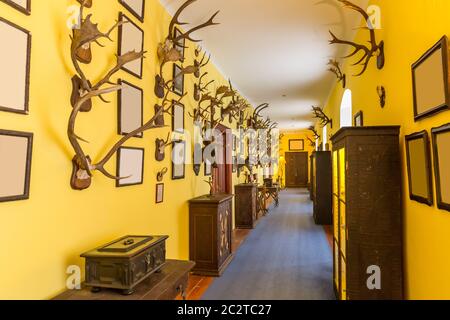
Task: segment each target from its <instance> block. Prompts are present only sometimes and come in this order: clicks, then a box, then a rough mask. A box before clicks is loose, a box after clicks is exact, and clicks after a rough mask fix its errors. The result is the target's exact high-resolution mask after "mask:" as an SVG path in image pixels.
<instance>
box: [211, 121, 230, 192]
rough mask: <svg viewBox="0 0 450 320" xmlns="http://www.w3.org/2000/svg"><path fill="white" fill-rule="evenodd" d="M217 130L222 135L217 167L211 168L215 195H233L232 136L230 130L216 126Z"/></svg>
mask: <svg viewBox="0 0 450 320" xmlns="http://www.w3.org/2000/svg"><path fill="white" fill-rule="evenodd" d="M216 129H217V130H219V131H220V132H221V133H222V139H223V140H222V141H223V145H222V147H221V148H220V150H219V152H218V154H217V155H216V162H217V166H213V168H212V176H213V179H214V186H213V189H214V192H215V193H227V194H232V193H233V164H232V160H231V159H232V144H231V141H232V134H231V130H230V129H229V128H227V127H225V126H223V125H218V126H217V128H216Z"/></svg>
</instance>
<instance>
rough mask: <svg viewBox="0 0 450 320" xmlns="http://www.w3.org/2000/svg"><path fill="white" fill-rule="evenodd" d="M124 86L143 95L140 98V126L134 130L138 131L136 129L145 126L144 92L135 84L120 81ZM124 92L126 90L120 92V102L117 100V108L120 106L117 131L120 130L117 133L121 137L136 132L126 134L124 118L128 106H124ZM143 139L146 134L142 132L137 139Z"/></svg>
mask: <svg viewBox="0 0 450 320" xmlns="http://www.w3.org/2000/svg"><path fill="white" fill-rule="evenodd" d="M123 84H126V85H127V86H130V87H131V88H133V89H135V90H137V91H139V92H140V95H141V98H140V100H141V101H140V121H138V122H139V126H138V127H137V128H135V129H134V130H136V129H138V128H140V127H142V126H143V125H144V90H142V89H141V88H139V87H138V86H135V85H134V84H132V83H130V82H128V81H125V80H122V79H119V85H123ZM123 90H124V89H123V88H122V90H119V91H118V100H117V106H118V117H117V120H118V124H117V129H118V132H117V133H118V134H119V135H123V136H125V135H127V134H129V133H130V132H133V131H134V130H132V131H130V132H126V131H124V129H123V128H124V127H125V125H124V124H123V123H122V122H123V121H124V119H123V116H124V111H125V108H126V106H124V101H122V100H123V98H124V94H123ZM143 137H144V133H143V132H141V133H140V134H138V135H136V136H135V138H143Z"/></svg>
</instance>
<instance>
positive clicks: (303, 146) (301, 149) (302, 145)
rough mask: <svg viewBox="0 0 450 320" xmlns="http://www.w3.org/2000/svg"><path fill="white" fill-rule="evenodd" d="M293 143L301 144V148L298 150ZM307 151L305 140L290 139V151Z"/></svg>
mask: <svg viewBox="0 0 450 320" xmlns="http://www.w3.org/2000/svg"><path fill="white" fill-rule="evenodd" d="M292 143H300V144H301V147H300V148H296V147H295V146H293V145H292ZM304 150H305V140H304V139H290V140H289V151H304Z"/></svg>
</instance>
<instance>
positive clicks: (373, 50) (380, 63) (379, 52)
mask: <svg viewBox="0 0 450 320" xmlns="http://www.w3.org/2000/svg"><path fill="white" fill-rule="evenodd" d="M337 1H339V2H340V3H342V4H343V6H344V8H348V9H351V10H354V11H356V12H359V13H360V14H361V15H362V16H363V18H364V21H365V23H366V24H367V27H366V29H369V32H370V41H369V43H370V47H367V46H365V45H362V44H357V43H355V42H352V41H346V40H341V39H339V38H337V37H336V36H335V35H334V33H333V32H331V31H330V34H331V36H332V38H333V39H332V40H330V44H345V45H349V46H352V47H353V48H354V51H353V52H352V53H350V54H349V55H347V56H345V57H344V58H350V57H353V56H355V55H356V54H357V53H358V52H363V56H362V58H361V59H360V60H358V61H357V62H355V63H354V64H353V65H354V66H356V65H361V66H363V69H362V71H361V72H360V73H358V74H356V75H355V76H356V77H358V76H361V75H362V74H363V73H364V72H365V71H366V70H367V67H368V65H369V62H370V59H372V57H375V56H376V57H377V67H378V69H383V67H384V63H385V56H384V41H381V42H380V43H379V44H377V40H376V36H375V30H374V27H373V26H372V23H371V21H370V17H369V14H368V13H367V12H366V11H365V10H364V9H362V8H361V7H359V6H357V5H355V4H353V3H352V2H350V1H348V0H337Z"/></svg>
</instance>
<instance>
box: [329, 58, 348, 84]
mask: <svg viewBox="0 0 450 320" xmlns="http://www.w3.org/2000/svg"><path fill="white" fill-rule="evenodd" d="M327 65H329V66H330V68H329V69H328V71H330V72H332V73H334V74H335V75H336V77H337V78H338V81H339V82H342V86H343V87H344V88H345V87H346V84H347V83H346V82H347V79H346V78H347V77H346V75H345V74H344V73H343V72H342V70H341V66H340V64H339V62H337V61H336V60H332V59H330V61H328V64H327Z"/></svg>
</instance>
